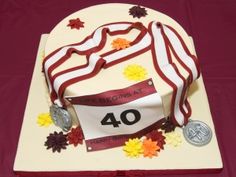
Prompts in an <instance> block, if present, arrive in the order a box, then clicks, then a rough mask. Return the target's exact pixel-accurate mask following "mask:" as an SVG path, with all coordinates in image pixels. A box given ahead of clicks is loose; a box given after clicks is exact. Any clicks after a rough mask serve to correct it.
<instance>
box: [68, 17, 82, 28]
mask: <svg viewBox="0 0 236 177" xmlns="http://www.w3.org/2000/svg"><path fill="white" fill-rule="evenodd" d="M67 26H69V27H70V28H71V29H78V30H79V29H80V28H83V27H84V22H82V21H80V19H79V18H76V19H71V20H69V24H68V25H67Z"/></svg>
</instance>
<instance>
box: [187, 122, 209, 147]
mask: <svg viewBox="0 0 236 177" xmlns="http://www.w3.org/2000/svg"><path fill="white" fill-rule="evenodd" d="M183 134H184V138H185V139H186V140H187V142H189V143H190V144H192V145H195V146H204V145H206V144H208V143H209V142H210V141H211V138H212V131H211V129H210V127H209V126H208V125H207V124H205V123H203V122H201V121H197V120H194V121H189V122H188V124H187V125H186V126H185V127H184V128H183Z"/></svg>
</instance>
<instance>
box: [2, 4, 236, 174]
mask: <svg viewBox="0 0 236 177" xmlns="http://www.w3.org/2000/svg"><path fill="white" fill-rule="evenodd" d="M108 2H123V3H125V2H126V3H133V4H140V5H143V6H146V7H150V8H153V9H156V10H158V11H160V12H163V13H165V14H167V15H169V16H170V17H172V18H174V19H175V20H176V21H178V22H179V23H180V24H181V25H182V26H183V27H184V28H185V29H186V30H187V32H188V33H189V34H190V35H191V36H193V39H194V42H195V47H196V51H197V54H198V57H199V59H200V62H201V68H202V73H203V77H204V81H205V85H206V89H207V93H208V97H209V102H210V107H211V111H212V115H213V119H214V122H215V126H216V133H217V137H218V141H219V145H220V150H221V154H222V158H223V163H224V169H223V170H222V172H220V173H217V174H200V175H199V174H198V175H197V174H191V175H189V176H191V177H195V176H198V177H200V176H201V177H211V176H212V177H213V176H214V177H218V176H227V177H228V176H232V177H233V176H236V168H235V167H236V153H235V152H236V151H235V149H236V138H235V135H236V117H235V116H236V103H235V102H236V94H235V90H236V82H235V81H236V47H235V46H236V45H235V42H236V1H229V0H208V1H206V0H197V1H196V0H175V1H171V0H148V1H141V0H140V1H138V0H136V1H135V0H122V1H121V0H120V1H115V0H96V1H84V0H70V1H68V0H41V1H40V0H34V1H33V0H0V51H1V56H0V61H1V64H0V94H1V99H0V105H1V108H0V131H1V132H0V177H3V176H4V177H5V176H6V177H7V176H10V177H13V176H15V175H14V173H13V171H12V169H13V162H14V158H15V153H16V147H17V142H18V138H19V132H20V128H21V123H22V119H23V114H24V109H25V104H26V99H27V94H28V90H29V86H30V81H31V76H32V71H33V67H34V62H35V57H36V53H37V48H38V44H39V39H40V35H41V34H42V33H48V32H50V30H51V29H52V28H53V27H54V26H55V25H56V24H57V23H58V22H59V21H60V20H61V19H63V18H64V17H66V16H67V15H69V14H71V13H73V12H75V11H78V10H80V9H82V8H84V7H88V6H91V5H95V4H101V3H108ZM94 15H96V14H94ZM35 106H37V103H35ZM32 138H34V137H33V135H32ZM193 160H194V159H193ZM45 163H46V162H45ZM164 176H165V177H166V176H168V175H164ZM170 176H175V177H176V176H182V175H170ZM186 176H188V175H186Z"/></svg>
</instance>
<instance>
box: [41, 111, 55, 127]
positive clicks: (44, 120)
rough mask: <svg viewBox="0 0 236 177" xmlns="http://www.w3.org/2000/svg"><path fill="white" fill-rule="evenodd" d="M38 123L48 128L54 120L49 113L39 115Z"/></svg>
mask: <svg viewBox="0 0 236 177" xmlns="http://www.w3.org/2000/svg"><path fill="white" fill-rule="evenodd" d="M37 123H38V125H39V126H41V127H48V126H49V125H51V124H52V118H51V116H50V114H49V113H41V114H39V115H38V119H37Z"/></svg>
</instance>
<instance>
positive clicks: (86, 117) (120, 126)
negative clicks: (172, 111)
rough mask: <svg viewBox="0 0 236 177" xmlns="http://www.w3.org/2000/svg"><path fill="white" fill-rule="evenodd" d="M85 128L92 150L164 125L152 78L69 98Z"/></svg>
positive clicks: (115, 143) (159, 98)
mask: <svg viewBox="0 0 236 177" xmlns="http://www.w3.org/2000/svg"><path fill="white" fill-rule="evenodd" d="M69 100H70V102H71V103H72V104H73V106H74V109H75V111H76V113H77V116H78V118H79V122H80V125H81V127H82V129H83V133H84V137H85V143H86V146H87V150H88V151H95V150H101V149H107V148H111V147H116V146H120V145H123V144H124V142H125V141H126V140H127V139H128V138H132V137H141V136H143V135H145V134H146V133H148V132H149V131H151V130H152V129H154V128H155V127H158V126H160V124H161V123H162V118H163V117H164V114H163V107H162V101H161V97H160V95H159V94H158V93H157V91H156V89H155V87H154V85H153V82H152V80H151V79H148V80H145V81H142V82H140V83H138V84H135V85H132V86H130V87H127V88H124V89H118V90H111V91H107V92H103V93H100V94H95V95H88V96H80V97H72V98H69Z"/></svg>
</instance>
